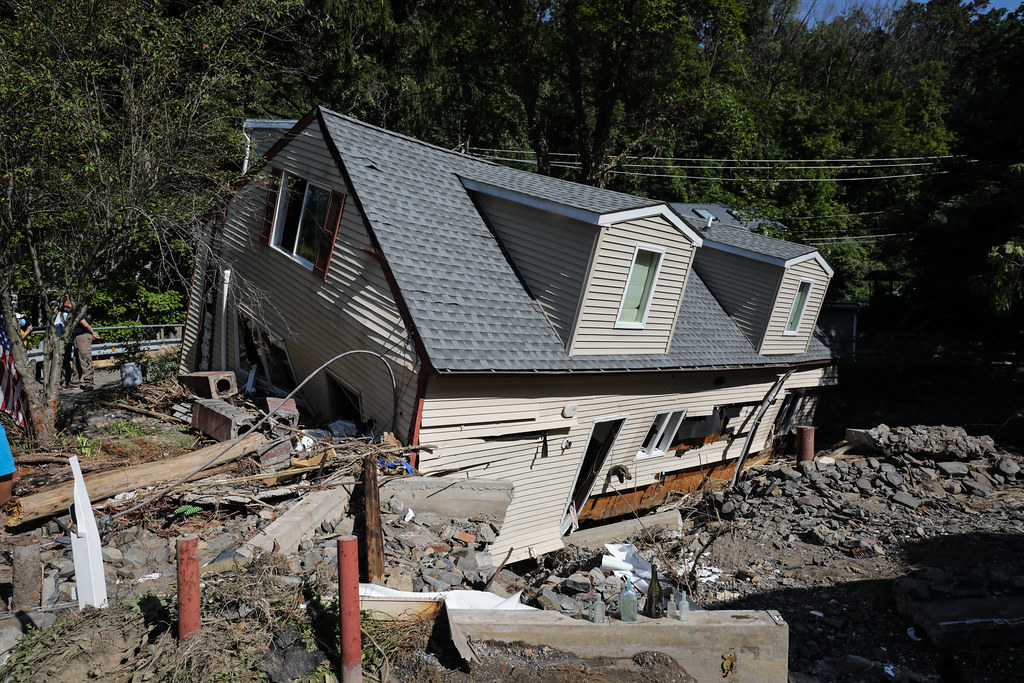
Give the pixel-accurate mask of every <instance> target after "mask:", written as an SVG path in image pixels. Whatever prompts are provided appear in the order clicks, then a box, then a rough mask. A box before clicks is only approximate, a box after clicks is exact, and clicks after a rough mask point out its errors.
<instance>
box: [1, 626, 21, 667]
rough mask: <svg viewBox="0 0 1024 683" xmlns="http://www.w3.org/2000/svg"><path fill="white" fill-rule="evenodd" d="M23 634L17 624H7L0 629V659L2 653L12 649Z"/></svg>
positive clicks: (2, 655)
mask: <svg viewBox="0 0 1024 683" xmlns="http://www.w3.org/2000/svg"><path fill="white" fill-rule="evenodd" d="M23 635H24V634H23V633H22V632H21V629H20V628H18V627H17V626H8V627H6V628H2V629H0V660H2V659H3V657H4V655H5V654H7V653H8V652H10V651H11V650H13V649H14V646H15V645H17V644H18V641H19V640H21V638H22V636H23Z"/></svg>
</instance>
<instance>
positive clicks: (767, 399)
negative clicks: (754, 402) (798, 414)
mask: <svg viewBox="0 0 1024 683" xmlns="http://www.w3.org/2000/svg"><path fill="white" fill-rule="evenodd" d="M794 372H796V368H790V369H789V371H788V372H786V374H784V375H779V377H778V379H776V380H775V384H773V385H772V388H771V389H769V390H768V393H767V394H765V395H764V400H763V401H761V407H760V408H758V409H757V415H755V416H754V425H753V426H752V427H751V428H750V432H749V433H748V434H747V440H746V442H745V443H744V444H743V450H742V451H741V452H740V457H739V459H738V460H737V461H736V469H735V471H733V473H732V482H731V483H730V484H729V487H730V488H731V487H733V486H736V482H737V481H739V479H740V472H742V471H743V463H744V462H745V461H746V459H747V454H748V453H750V448H751V446H753V445H754V437H755V436H756V435H757V428H758V427H760V426H761V419H762V418H764V414H765V413H767V412H768V406H770V405H771V404H772V403H773V402H774V401H775V397H776V396H778V395H779V391H780V390H781V389H782V385H783V384H785V383H786V380H787V379H789V378H790V376H791V375H792V374H793V373H794Z"/></svg>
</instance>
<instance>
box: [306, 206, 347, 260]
mask: <svg viewBox="0 0 1024 683" xmlns="http://www.w3.org/2000/svg"><path fill="white" fill-rule="evenodd" d="M344 209H345V193H344V192H338V191H337V190H334V191H332V192H331V201H330V203H329V204H328V205H327V218H326V220H324V229H323V231H322V232H321V233H320V247H319V248H318V249H317V250H316V263H314V264H313V272H314V273H316V274H317V275H319V276H320V277H322V278H323V279H324V280H326V279H327V271H328V269H329V268H330V267H331V256H332V255H333V254H334V240H335V238H336V237H337V236H338V227H339V226H340V225H341V214H342V211H344Z"/></svg>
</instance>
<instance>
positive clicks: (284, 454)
mask: <svg viewBox="0 0 1024 683" xmlns="http://www.w3.org/2000/svg"><path fill="white" fill-rule="evenodd" d="M259 456H260V466H261V467H263V468H264V469H266V470H268V471H271V472H276V471H277V470H279V469H283V468H285V467H287V466H288V465H289V464H290V463H291V459H292V442H291V439H287V438H286V439H279V440H277V441H272V442H270V443H268V444H266V448H260V450H259Z"/></svg>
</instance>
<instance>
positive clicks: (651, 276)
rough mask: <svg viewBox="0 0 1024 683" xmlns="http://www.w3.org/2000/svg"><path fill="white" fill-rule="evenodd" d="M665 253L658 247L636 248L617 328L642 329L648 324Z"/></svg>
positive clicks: (620, 306)
mask: <svg viewBox="0 0 1024 683" xmlns="http://www.w3.org/2000/svg"><path fill="white" fill-rule="evenodd" d="M664 253H665V252H664V250H663V249H658V248H656V247H643V246H639V245H638V246H637V247H636V250H635V251H634V252H633V264H632V265H631V266H630V268H629V275H628V276H627V278H626V289H625V291H624V292H623V294H622V301H621V302H620V304H619V316H618V319H617V321H616V327H627V328H630V327H631V328H642V327H643V326H644V324H646V322H647V312H648V310H649V309H650V307H651V299H652V298H653V294H654V287H655V285H656V284H657V281H658V271H659V270H660V269H661V260H662V256H663V255H664Z"/></svg>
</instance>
